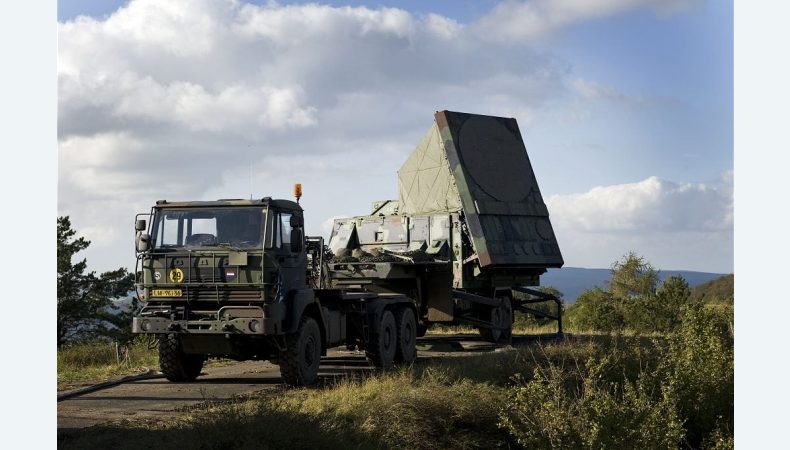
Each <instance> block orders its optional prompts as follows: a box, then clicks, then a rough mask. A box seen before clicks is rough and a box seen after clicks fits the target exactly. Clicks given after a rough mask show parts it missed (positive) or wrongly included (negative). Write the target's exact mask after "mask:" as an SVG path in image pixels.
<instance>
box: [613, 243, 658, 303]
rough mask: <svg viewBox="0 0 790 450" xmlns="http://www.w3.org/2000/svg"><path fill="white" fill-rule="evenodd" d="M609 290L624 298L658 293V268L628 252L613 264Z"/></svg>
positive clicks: (649, 295) (644, 296) (643, 296)
mask: <svg viewBox="0 0 790 450" xmlns="http://www.w3.org/2000/svg"><path fill="white" fill-rule="evenodd" d="M611 271H612V279H611V281H609V292H611V293H612V295H613V296H615V297H618V298H622V299H632V298H646V297H651V296H653V295H654V294H655V293H656V286H657V285H658V270H656V269H655V268H654V267H653V266H652V265H651V264H650V263H649V262H647V261H645V258H643V257H641V256H638V255H637V254H636V253H634V252H628V253H627V254H626V255H625V256H623V259H621V260H619V261H616V262H615V263H614V264H613V265H612V269H611Z"/></svg>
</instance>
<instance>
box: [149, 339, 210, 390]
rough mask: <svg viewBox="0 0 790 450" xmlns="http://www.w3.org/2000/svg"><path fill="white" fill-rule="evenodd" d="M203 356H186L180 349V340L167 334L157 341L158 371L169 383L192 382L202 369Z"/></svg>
mask: <svg viewBox="0 0 790 450" xmlns="http://www.w3.org/2000/svg"><path fill="white" fill-rule="evenodd" d="M204 360H205V357H204V356H203V355H188V354H186V353H184V351H183V350H182V349H181V339H180V338H179V337H178V336H177V335H175V334H168V335H167V336H164V337H161V338H160V339H159V369H160V370H161V371H162V373H163V374H164V376H165V378H167V379H168V380H170V381H175V382H183V381H194V380H195V378H197V377H198V375H200V370H201V369H203V361H204Z"/></svg>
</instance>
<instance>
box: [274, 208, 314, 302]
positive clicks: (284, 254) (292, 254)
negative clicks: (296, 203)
mask: <svg viewBox="0 0 790 450" xmlns="http://www.w3.org/2000/svg"><path fill="white" fill-rule="evenodd" d="M301 220H302V216H301V214H300V213H299V212H298V211H280V212H279V213H278V214H277V220H276V222H275V228H277V229H276V230H275V245H274V247H275V249H276V250H275V251H276V252H277V262H278V263H279V265H280V276H281V277H282V283H283V288H284V289H285V292H290V291H291V290H292V289H301V288H304V287H305V286H306V285H307V256H306V254H305V252H304V232H303V231H302V230H303V227H302V226H301V224H302V221H301Z"/></svg>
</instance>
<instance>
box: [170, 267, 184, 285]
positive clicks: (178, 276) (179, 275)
mask: <svg viewBox="0 0 790 450" xmlns="http://www.w3.org/2000/svg"><path fill="white" fill-rule="evenodd" d="M182 281H184V271H183V270H181V269H179V268H178V267H176V268H175V269H170V282H171V283H180V282H182Z"/></svg>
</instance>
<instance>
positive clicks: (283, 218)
mask: <svg viewBox="0 0 790 450" xmlns="http://www.w3.org/2000/svg"><path fill="white" fill-rule="evenodd" d="M280 230H281V239H280V248H285V249H288V251H290V250H291V215H290V214H285V213H280Z"/></svg>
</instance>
